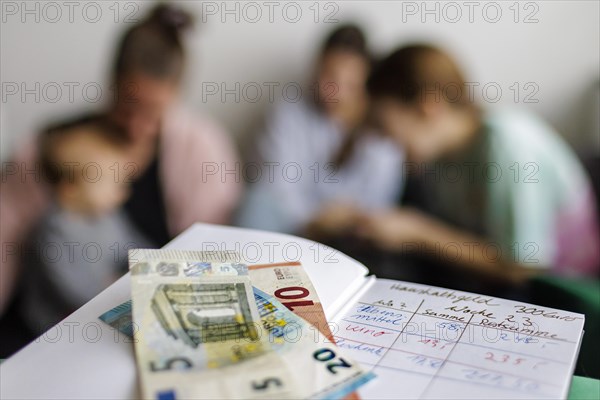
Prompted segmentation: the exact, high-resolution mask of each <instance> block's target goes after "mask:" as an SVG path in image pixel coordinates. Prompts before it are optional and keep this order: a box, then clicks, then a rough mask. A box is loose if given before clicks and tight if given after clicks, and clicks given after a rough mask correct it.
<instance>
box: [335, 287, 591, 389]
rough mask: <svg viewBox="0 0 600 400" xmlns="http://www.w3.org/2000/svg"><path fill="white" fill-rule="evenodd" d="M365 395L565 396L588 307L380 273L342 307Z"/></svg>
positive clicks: (341, 337)
mask: <svg viewBox="0 0 600 400" xmlns="http://www.w3.org/2000/svg"><path fill="white" fill-rule="evenodd" d="M335 322H336V324H335V326H336V332H334V336H335V337H336V340H337V341H338V345H339V346H340V347H344V348H346V349H348V350H350V355H351V356H352V357H354V359H355V360H356V361H358V362H360V363H362V364H363V365H364V366H365V367H370V368H371V369H372V371H373V372H374V373H375V374H376V375H377V376H378V378H377V379H374V380H373V381H371V382H369V383H367V385H365V386H364V387H363V388H361V390H360V394H361V396H362V397H363V398H377V399H384V398H387V399H401V398H406V399H417V398H431V399H441V398H449V399H456V398H472V399H492V398H498V399H523V398H528V399H537V398H552V399H557V398H566V396H567V391H568V388H569V385H570V382H571V375H572V373H573V369H574V365H575V361H576V359H577V355H578V351H579V344H580V341H581V337H582V329H583V324H584V316H583V315H581V314H575V313H570V312H566V311H560V310H554V309H550V308H546V307H538V306H532V305H528V304H524V303H519V302H514V301H510V300H503V299H497V298H493V297H489V296H483V295H481V296H480V295H476V294H472V293H465V292H459V291H453V290H449V289H441V288H436V287H429V286H423V285H418V284H413V283H405V282H400V281H391V280H386V279H378V280H376V281H375V283H374V284H373V285H372V286H371V287H369V288H368V290H367V291H366V292H365V293H364V294H363V295H362V296H360V298H358V299H356V301H355V302H353V304H352V305H351V306H350V307H349V308H348V309H347V310H346V311H345V312H344V313H343V314H341V315H339V317H337V318H336V321H335Z"/></svg>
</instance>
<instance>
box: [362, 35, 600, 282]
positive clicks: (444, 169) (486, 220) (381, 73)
mask: <svg viewBox="0 0 600 400" xmlns="http://www.w3.org/2000/svg"><path fill="white" fill-rule="evenodd" d="M368 87H369V90H370V93H371V94H372V95H373V97H374V102H375V103H374V108H375V113H376V118H377V120H378V122H379V123H380V125H381V127H382V128H383V130H384V131H385V132H387V133H388V134H389V136H390V137H391V138H393V139H394V140H395V141H396V142H397V143H398V144H399V145H400V146H402V148H404V149H406V152H407V157H408V159H409V160H410V161H411V162H413V164H410V166H411V168H413V170H420V171H421V175H422V181H423V184H424V188H425V195H424V196H423V201H422V204H421V206H422V208H423V209H424V211H425V212H420V211H416V210H412V209H405V208H398V209H395V210H392V211H387V212H384V213H380V214H378V215H373V216H370V217H368V218H366V219H365V220H364V225H363V226H362V228H361V229H362V233H363V235H364V236H366V237H368V238H370V239H372V240H373V241H374V242H375V243H377V244H379V245H380V246H382V247H384V248H387V249H393V250H403V249H408V248H412V249H418V250H420V251H421V252H426V253H429V254H435V255H437V256H438V257H439V258H441V259H442V260H443V261H445V262H446V263H448V262H449V263H452V264H455V265H457V266H460V267H462V268H464V269H466V270H470V271H473V272H476V273H481V274H485V275H487V276H489V277H493V278H500V279H504V280H508V281H511V282H514V281H522V279H523V278H525V277H527V276H528V275H530V274H532V273H535V272H539V271H543V270H546V269H548V268H554V269H555V271H556V272H558V273H563V274H579V275H593V274H595V273H597V271H598V267H599V263H600V253H599V251H600V246H599V238H598V226H597V223H596V221H597V220H596V210H595V208H594V204H595V203H594V197H593V193H592V190H591V187H590V184H589V182H588V179H587V177H586V175H585V173H584V171H583V168H582V166H581V165H580V164H579V162H578V160H577V158H576V156H575V154H574V153H573V152H572V151H571V150H570V148H569V147H568V146H567V145H566V144H565V143H564V142H563V140H562V139H561V138H560V137H559V136H558V135H557V134H556V133H555V132H554V131H553V130H552V129H551V128H550V127H549V126H548V125H546V124H544V123H543V122H541V121H540V120H538V119H536V118H533V117H532V116H530V115H528V114H525V113H522V112H519V113H509V112H482V111H480V110H479V109H478V108H477V107H476V106H475V105H474V103H473V99H471V98H469V90H468V89H467V86H466V84H465V80H464V79H463V77H462V74H461V72H460V71H459V69H458V67H457V66H456V64H455V63H454V61H453V60H452V59H451V58H450V57H449V56H448V55H446V54H445V53H443V52H442V51H441V50H438V49H436V48H434V47H431V46H426V45H414V46H408V47H405V48H401V49H399V50H396V51H394V52H393V53H392V54H391V55H390V56H389V57H387V58H386V59H385V60H384V61H383V62H382V63H381V64H380V65H379V66H378V67H377V68H376V69H375V71H374V72H373V74H372V76H371V78H370V80H369V84H368Z"/></svg>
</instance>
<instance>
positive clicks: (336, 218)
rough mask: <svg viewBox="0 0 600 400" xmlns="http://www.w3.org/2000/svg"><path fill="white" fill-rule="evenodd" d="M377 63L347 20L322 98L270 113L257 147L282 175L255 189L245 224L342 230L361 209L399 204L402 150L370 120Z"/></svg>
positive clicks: (332, 39)
mask: <svg viewBox="0 0 600 400" xmlns="http://www.w3.org/2000/svg"><path fill="white" fill-rule="evenodd" d="M370 69H371V58H370V55H369V52H368V50H367V45H366V41H365V38H364V36H363V34H362V32H361V30H360V29H359V28H357V27H356V26H352V25H349V26H342V27H339V28H338V29H336V30H335V31H334V32H333V33H332V34H331V35H330V36H329V37H328V39H327V40H326V41H325V44H324V46H323V48H322V50H321V53H320V56H319V59H318V62H317V67H316V77H315V82H316V83H315V85H314V86H313V88H314V93H315V96H310V97H311V98H304V99H303V100H302V101H299V102H294V103H292V102H283V103H281V104H278V105H277V107H276V109H275V111H274V112H273V114H272V115H271V116H270V117H269V118H268V121H267V124H266V131H265V132H264V135H263V136H262V137H260V138H259V140H258V146H257V147H258V155H259V161H260V162H261V163H262V164H260V165H263V166H268V165H271V166H273V167H272V168H273V172H274V173H273V174H272V175H273V176H272V177H271V176H267V174H266V173H264V174H263V177H262V178H261V179H260V181H259V182H258V183H256V184H254V186H253V187H252V189H251V191H250V194H249V196H248V198H247V199H246V201H245V208H244V209H243V210H242V213H241V216H240V221H239V222H240V223H241V224H242V225H245V226H250V227H255V228H262V229H271V230H276V231H284V232H297V233H307V232H309V233H310V234H312V235H317V236H323V235H324V236H328V237H329V236H337V235H339V234H342V233H345V232H346V231H347V230H348V227H349V226H352V225H354V223H355V221H356V219H357V217H358V216H359V215H360V213H362V212H368V211H370V210H375V209H381V208H385V207H389V206H390V205H391V204H393V202H394V201H395V199H396V197H397V196H398V195H399V192H400V189H401V186H402V178H401V162H402V156H401V152H400V151H399V150H397V149H396V148H394V146H393V144H392V143H391V142H390V141H388V140H387V139H385V138H382V137H378V136H376V135H375V134H374V133H373V132H371V131H369V129H368V128H367V127H366V126H365V121H366V116H367V112H368V109H369V99H368V94H367V92H366V86H365V84H366V79H367V77H368V74H369V72H370ZM307 97H309V96H307ZM265 169H266V167H265Z"/></svg>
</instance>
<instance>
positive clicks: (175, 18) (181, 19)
mask: <svg viewBox="0 0 600 400" xmlns="http://www.w3.org/2000/svg"><path fill="white" fill-rule="evenodd" d="M148 21H149V22H156V23H158V24H160V25H161V26H163V27H165V28H168V29H172V30H175V31H184V30H186V29H188V28H191V27H192V25H193V24H194V18H193V17H192V15H191V14H189V13H188V12H187V11H184V10H182V9H181V8H177V7H175V6H173V5H169V4H159V5H158V6H156V7H154V9H153V10H152V11H151V12H150V16H149V17H148Z"/></svg>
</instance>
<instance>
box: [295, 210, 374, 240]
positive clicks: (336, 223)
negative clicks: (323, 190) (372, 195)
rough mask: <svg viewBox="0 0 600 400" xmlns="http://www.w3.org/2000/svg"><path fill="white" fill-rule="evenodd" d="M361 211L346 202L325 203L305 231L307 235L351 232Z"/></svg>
mask: <svg viewBox="0 0 600 400" xmlns="http://www.w3.org/2000/svg"><path fill="white" fill-rule="evenodd" d="M362 218H363V213H362V211H361V210H360V209H358V208H357V207H355V206H353V205H351V204H346V203H331V204H328V205H326V206H325V207H323V208H322V209H321V211H319V213H318V214H317V215H316V216H315V218H313V220H312V221H311V222H310V223H309V224H308V226H307V228H306V231H307V234H308V236H309V237H315V238H316V237H323V236H329V237H331V236H341V235H342V234H347V233H351V232H352V231H353V230H354V229H355V227H356V225H357V224H358V221H359V220H360V219H362Z"/></svg>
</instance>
